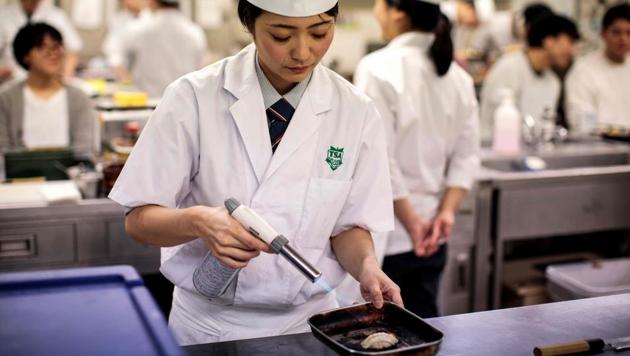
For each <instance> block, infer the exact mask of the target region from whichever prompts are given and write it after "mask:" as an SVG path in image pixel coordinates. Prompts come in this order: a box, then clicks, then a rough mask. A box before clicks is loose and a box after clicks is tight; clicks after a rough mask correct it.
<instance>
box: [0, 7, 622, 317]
mask: <svg viewBox="0 0 630 356" xmlns="http://www.w3.org/2000/svg"><path fill="white" fill-rule="evenodd" d="M235 4H236V2H235V1H232V0H181V1H157V0H151V1H147V0H121V1H117V0H82V1H73V0H57V1H50V0H42V1H35V0H23V1H8V0H0V6H1V8H0V51H1V55H2V56H1V57H0V83H1V84H0V85H1V87H2V89H1V90H2V92H1V94H0V125H1V126H2V127H0V150H2V157H0V167H1V169H0V177H1V178H2V181H3V183H2V184H1V185H0V272H9V271H22V270H42V269H57V268H67V267H77V266H97V265H111V264H130V265H132V266H134V267H135V268H136V269H137V270H138V271H140V273H142V275H143V278H144V279H145V282H146V284H147V286H148V287H149V288H150V289H151V291H152V293H153V296H154V298H155V299H156V300H157V301H158V302H159V303H160V306H161V307H162V309H163V310H164V311H165V313H167V311H168V309H169V308H170V298H171V290H172V286H171V285H170V284H169V283H168V281H166V280H165V279H164V278H163V277H162V276H161V275H160V274H159V271H158V268H159V249H157V248H152V247H148V246H143V245H141V244H139V243H138V242H136V241H134V240H132V239H131V238H128V237H126V236H125V229H124V215H123V210H122V208H121V207H120V206H118V205H117V204H116V203H114V202H112V201H110V200H108V199H107V198H106V196H107V194H108V192H109V190H110V189H111V188H112V186H113V183H114V182H115V180H116V177H117V175H118V173H120V171H121V169H122V167H123V165H124V163H125V159H126V158H127V156H128V155H129V153H130V152H131V150H132V148H133V144H134V142H135V141H136V139H137V138H138V136H139V135H140V134H141V132H142V128H143V126H144V124H145V123H146V121H147V120H148V119H149V117H150V114H151V112H152V111H153V109H154V108H155V107H156V106H157V105H158V104H159V101H160V96H161V93H162V91H163V90H164V88H165V87H166V86H167V85H168V84H169V83H170V82H172V81H173V80H175V79H176V78H178V77H180V76H181V75H183V74H185V73H188V72H191V71H194V70H197V69H200V68H202V67H203V66H205V65H207V64H210V63H213V62H215V61H217V60H219V59H221V58H224V57H226V56H229V55H232V54H235V53H237V52H238V51H239V50H240V49H242V48H243V47H244V46H246V45H247V44H248V43H249V42H250V37H249V35H248V34H247V32H246V31H245V30H244V29H243V28H242V26H241V25H240V23H239V22H238V17H237V16H236V5H235ZM618 4H625V7H623V6H621V7H620V10H619V11H618V13H619V14H617V15H615V16H616V17H615V16H613V17H612V20H611V21H609V22H606V21H605V20H604V14H605V13H606V12H607V10H608V9H609V8H610V7H612V6H614V5H618ZM372 6H373V2H372V1H370V0H342V1H340V14H341V16H340V18H339V23H338V26H337V29H336V34H335V39H334V42H333V45H332V47H331V49H330V51H329V52H328V54H327V55H326V57H325V59H324V64H325V65H327V66H329V67H330V68H332V69H334V70H335V71H337V72H338V73H340V74H341V75H342V76H344V77H346V78H347V79H348V80H352V79H353V78H352V77H353V73H354V71H355V69H356V66H357V64H358V63H359V61H360V59H361V58H362V57H363V56H365V55H366V54H367V53H370V52H372V51H374V50H377V49H379V48H381V47H383V46H384V45H385V43H383V41H382V40H381V33H380V28H379V25H378V23H377V21H376V19H375V17H374V15H373V13H372ZM441 9H442V12H443V13H444V14H445V15H446V16H447V17H448V18H449V20H450V21H451V22H452V25H453V32H452V37H453V41H454V45H455V58H456V61H457V63H458V64H459V65H460V66H461V67H462V68H464V69H465V70H466V71H467V72H468V73H469V74H470V75H471V76H472V78H473V79H474V83H475V89H476V95H477V98H478V99H479V100H480V103H479V107H480V121H481V122H480V126H481V143H482V150H481V162H482V163H481V169H479V170H477V171H475V172H470V174H473V175H474V177H475V181H476V183H475V185H474V188H473V189H472V190H471V191H470V193H469V194H468V195H467V197H466V199H465V200H464V201H463V203H462V204H461V206H460V207H459V210H458V212H457V215H456V220H455V221H456V222H455V225H454V230H453V233H452V238H451V240H450V242H449V253H448V257H447V261H446V266H445V269H444V271H443V273H442V279H441V283H440V288H439V293H438V306H439V313H440V314H441V315H449V314H458V313H467V312H472V311H480V310H489V309H497V308H504V307H512V306H522V305H530V304H538V303H546V302H550V301H559V300H567V299H575V298H583V297H588V296H596V295H604V294H611V293H620V292H630V273H628V271H630V257H628V256H629V255H630V233H629V231H630V213H629V212H630V62H629V61H628V51H629V50H630V19H629V18H628V3H627V2H623V1H622V2H619V1H612V0H575V1H566V0H547V1H540V2H533V1H527V0H495V1H493V0H476V1H467V0H451V1H445V2H443V3H441ZM526 10H527V11H526ZM545 16H546V17H547V18H549V16H555V17H554V18H553V21H551V22H550V23H548V24H546V25H544V26H542V27H541V26H540V23H537V21H538V20H540V17H545ZM565 20H566V21H565ZM27 23H33V24H35V23H45V24H47V25H49V26H48V27H45V26H39V25H29V26H28V28H26V29H25V30H26V31H23V32H20V33H21V36H20V35H19V34H18V33H19V31H20V29H23V26H25V25H26V24H27ZM537 24H538V27H537V26H536V25H537ZM572 24H575V26H574V27H572V26H571V25H572ZM49 27H52V29H50V28H49ZM550 28H553V29H556V30H557V31H556V32H554V33H552V34H551V35H549V34H548V33H547V32H546V31H548V30H549V29H550ZM23 30H24V29H23ZM29 31H30V32H29ZM529 35H531V36H529ZM16 36H17V37H16ZM37 36H39V37H37ZM528 36H529V37H528ZM536 36H538V38H536ZM558 36H560V37H562V36H564V37H562V39H559V37H558ZM20 38H21V41H20V42H19V43H18V44H17V45H15V44H14V41H15V40H16V39H20ZM36 38H40V39H43V41H40V42H39V43H37V40H35V39H36ZM549 38H553V41H552V42H549V41H547V40H548V39H549ZM61 39H63V40H61ZM14 47H16V48H19V49H20V51H21V52H19V53H21V57H22V58H15V56H14V52H16V53H17V52H18V51H17V50H14ZM40 52H41V53H40ZM56 59H57V61H56V62H55V60H56ZM61 59H65V61H62V60H61ZM527 63H529V66H531V68H530V67H529V66H528V64H527ZM60 66H63V68H61V67H60ZM55 73H63V77H64V81H63V84H61V85H60V84H59V83H58V82H54V81H53V80H52V79H51V78H52V77H54V76H55V75H56V74H55ZM25 80H26V82H25ZM25 83H26V84H25ZM25 85H26V88H25ZM65 103H67V105H66V104H65ZM44 118H45V119H47V120H45V121H47V122H48V124H46V125H40V124H37V122H38V121H37V120H38V119H40V120H43V119H44ZM567 263H569V264H567ZM166 315H168V314H166Z"/></svg>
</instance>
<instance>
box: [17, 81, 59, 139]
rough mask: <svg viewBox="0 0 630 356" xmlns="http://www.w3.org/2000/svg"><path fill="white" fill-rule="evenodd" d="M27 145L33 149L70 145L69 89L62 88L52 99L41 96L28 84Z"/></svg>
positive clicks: (26, 104) (25, 116)
mask: <svg viewBox="0 0 630 356" xmlns="http://www.w3.org/2000/svg"><path fill="white" fill-rule="evenodd" d="M23 90H24V121H23V123H22V127H23V128H22V130H23V136H22V140H23V141H24V145H25V146H26V147H27V148H29V149H37V148H52V147H69V146H70V120H68V92H67V91H66V88H62V89H60V90H59V91H57V92H56V93H55V94H53V95H52V96H51V97H50V98H47V99H42V98H40V97H38V96H37V95H36V94H35V93H33V91H32V90H31V89H30V88H29V87H28V85H25V86H24V89H23Z"/></svg>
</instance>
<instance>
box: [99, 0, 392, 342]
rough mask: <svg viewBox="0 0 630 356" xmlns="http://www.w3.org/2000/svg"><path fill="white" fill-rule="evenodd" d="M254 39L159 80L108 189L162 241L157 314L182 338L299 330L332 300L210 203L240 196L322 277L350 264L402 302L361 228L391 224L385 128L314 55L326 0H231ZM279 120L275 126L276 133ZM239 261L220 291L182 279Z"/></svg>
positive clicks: (364, 281)
mask: <svg viewBox="0 0 630 356" xmlns="http://www.w3.org/2000/svg"><path fill="white" fill-rule="evenodd" d="M238 12H239V17H240V19H241V21H242V22H243V24H244V25H245V26H246V27H247V28H248V30H249V31H250V32H251V34H252V36H253V38H254V44H252V45H250V46H248V47H246V48H245V49H243V50H242V51H241V52H240V53H238V54H237V55H235V56H234V57H230V58H226V59H224V60H222V61H220V62H218V63H216V64H213V65H211V66H208V67H206V68H205V69H203V70H200V71H197V72H194V73H191V74H188V75H186V76H184V77H182V78H180V79H178V80H177V81H175V82H174V83H173V84H171V85H170V86H169V87H168V89H167V90H166V92H165V95H164V97H163V98H162V101H161V103H160V105H159V107H158V108H157V109H156V111H155V113H154V114H153V116H152V117H151V119H150V120H149V122H148V124H147V126H146V127H145V129H144V131H143V133H142V135H141V137H140V139H139V140H138V143H137V145H136V146H135V148H134V150H133V153H132V154H131V156H130V157H129V160H128V161H127V163H126V165H125V168H124V170H123V172H122V173H121V175H120V177H119V179H118V181H117V182H116V185H115V187H114V189H113V190H112V192H111V194H110V197H111V199H113V200H115V201H116V202H118V203H120V204H121V205H123V206H125V207H127V208H128V209H129V210H130V212H129V213H128V215H127V218H126V229H127V232H128V233H129V235H131V236H132V237H133V238H135V239H137V240H139V241H141V242H144V243H148V244H151V245H156V246H161V247H164V248H163V249H162V258H161V260H162V264H161V272H162V273H163V274H164V275H165V276H166V277H167V278H168V279H169V280H170V281H171V282H173V283H174V284H175V291H174V295H173V308H172V311H171V314H170V317H169V323H170V326H171V329H172V331H173V332H174V334H175V336H176V338H177V339H178V341H179V342H180V343H181V344H193V343H203V342H214V341H223V340H232V339H242V338H253V337H261V336H269V335H278V334H287V333H296V332H303V331H306V330H307V326H306V319H307V318H308V316H310V315H311V314H314V313H317V312H319V311H321V310H324V309H329V308H333V307H336V301H335V296H334V293H326V291H324V290H322V289H321V288H319V287H318V286H317V285H315V284H312V283H311V282H310V281H308V280H306V279H305V278H304V277H303V276H302V275H301V274H300V272H299V271H297V269H295V268H294V267H293V266H292V265H290V264H289V263H288V262H287V261H285V260H284V259H282V258H280V257H279V256H277V255H274V254H269V253H262V254H260V251H264V252H268V251H269V248H268V247H267V246H266V245H265V244H264V243H263V242H261V241H260V240H257V239H256V238H254V237H253V236H252V235H250V234H249V233H248V232H246V231H245V230H244V229H243V228H242V227H241V226H240V225H239V223H238V222H236V220H233V219H232V218H231V217H230V216H229V215H228V213H227V211H226V210H225V209H224V208H223V207H222V206H223V202H224V200H225V199H227V198H228V197H234V198H236V199H237V200H239V201H241V202H242V203H243V204H246V205H248V206H250V207H251V208H252V209H254V210H255V211H256V212H258V213H259V214H260V215H261V216H262V217H263V218H265V219H266V220H267V222H269V223H270V224H271V226H273V227H274V228H275V229H276V230H278V232H280V233H281V234H283V235H284V236H287V237H288V238H289V239H290V240H291V245H293V246H294V247H295V248H296V249H297V250H298V252H299V253H301V254H302V255H303V256H304V257H305V258H306V259H307V260H308V261H310V262H311V263H313V264H314V265H315V266H316V267H317V268H318V269H320V270H321V272H322V273H323V278H326V280H327V281H329V282H330V284H331V285H332V286H333V287H334V286H336V285H337V284H338V283H339V282H340V281H341V280H342V279H343V277H344V276H345V272H346V271H347V272H349V273H350V274H351V275H352V276H354V278H356V279H357V280H358V281H359V282H360V285H361V289H362V293H363V295H364V297H365V298H366V299H368V300H371V301H372V302H373V303H374V304H375V305H376V306H377V307H380V306H381V305H382V304H383V300H391V301H394V302H396V303H398V304H402V301H401V299H400V293H399V289H398V287H397V286H396V285H395V284H394V283H393V282H392V281H391V280H390V279H389V278H388V277H387V276H386V275H385V274H384V273H383V272H382V271H381V270H380V268H379V266H378V263H377V262H376V259H375V257H374V252H373V247H372V239H371V236H370V233H371V232H379V231H388V230H391V229H392V228H393V214H392V203H391V198H392V197H391V188H390V176H389V170H388V157H387V150H386V138H385V133H384V129H383V125H382V121H381V120H380V119H379V117H378V114H377V111H376V108H375V107H374V105H373V104H372V103H371V102H370V101H369V99H368V98H367V97H365V96H363V95H362V94H359V92H358V91H357V90H356V89H355V88H354V87H353V86H352V85H350V84H349V83H347V82H346V81H345V80H343V79H342V78H341V77H339V76H338V75H336V74H335V73H333V72H332V71H330V70H328V69H326V68H324V67H323V66H321V65H319V61H320V59H321V58H322V56H323V55H324V54H325V53H326V51H327V49H328V47H329V46H330V43H331V41H332V38H333V33H334V30H335V20H336V15H337V0H318V1H314V0H275V1H268V0H240V1H239V4H238ZM284 129H286V132H284ZM208 250H210V251H211V252H212V254H213V255H214V256H215V257H216V258H217V259H218V260H220V261H221V262H223V263H224V264H226V265H228V266H230V267H234V268H241V270H240V273H239V275H238V278H237V280H236V287H235V292H234V295H233V297H232V298H230V299H229V300H221V301H220V302H219V301H209V300H207V299H206V298H204V297H202V295H201V294H198V293H197V292H196V290H195V288H194V286H193V283H192V276H193V271H194V270H195V268H196V267H197V266H198V265H199V264H200V262H201V261H202V259H203V258H204V256H205V255H206V253H207V252H208Z"/></svg>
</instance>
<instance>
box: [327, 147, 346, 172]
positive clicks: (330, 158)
mask: <svg viewBox="0 0 630 356" xmlns="http://www.w3.org/2000/svg"><path fill="white" fill-rule="evenodd" d="M326 163H328V165H329V166H330V169H332V170H333V171H334V170H336V169H337V168H339V166H341V165H342V164H343V147H334V146H330V148H329V149H328V154H327V155H326Z"/></svg>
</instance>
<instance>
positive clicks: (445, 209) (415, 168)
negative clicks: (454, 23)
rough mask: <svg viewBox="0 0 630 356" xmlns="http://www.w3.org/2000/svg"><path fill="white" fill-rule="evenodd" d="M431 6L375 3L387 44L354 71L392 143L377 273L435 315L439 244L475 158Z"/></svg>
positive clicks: (463, 104)
mask: <svg viewBox="0 0 630 356" xmlns="http://www.w3.org/2000/svg"><path fill="white" fill-rule="evenodd" d="M437 2H438V1H436V0H427V1H421V0H376V4H375V5H374V13H375V15H376V17H377V19H378V21H379V23H380V25H381V29H382V32H383V37H384V38H385V40H388V41H390V42H389V44H388V45H387V47H385V48H383V49H381V50H379V51H377V52H374V53H372V54H370V55H368V56H367V57H365V58H364V59H363V60H361V62H360V63H359V66H358V67H357V71H356V73H355V83H356V84H357V86H358V87H359V88H361V89H363V90H365V92H366V93H367V94H368V96H370V97H372V98H373V99H374V101H375V103H376V105H377V107H378V109H379V112H380V114H381V117H382V118H383V120H384V121H385V126H386V129H387V131H388V136H389V137H388V139H389V142H390V144H391V146H390V150H389V151H390V156H391V160H392V162H391V163H392V166H391V167H392V188H393V193H394V199H395V200H394V211H395V214H396V218H397V224H396V228H395V230H394V232H393V233H391V234H390V236H389V241H388V246H387V249H386V253H385V259H384V262H383V270H384V271H385V272H386V273H387V275H388V276H390V277H391V278H392V279H393V280H394V282H396V283H397V284H398V285H399V286H400V288H401V291H402V296H403V300H404V301H405V305H406V307H407V308H408V309H409V310H411V311H413V312H414V313H416V314H418V315H420V316H422V317H431V316H436V315H437V306H436V295H437V289H438V282H439V277H440V274H441V271H442V269H443V268H444V265H445V263H446V245H445V244H441V243H442V242H445V241H447V240H448V238H449V237H450V234H451V230H452V228H453V224H454V222H455V212H456V211H457V208H458V206H459V204H460V202H461V200H462V198H463V197H464V195H465V192H466V190H467V189H469V188H470V187H471V185H472V183H473V174H474V171H475V169H476V167H477V165H478V164H479V163H478V162H479V160H478V157H477V151H478V116H477V101H476V99H475V93H474V88H473V82H472V79H471V78H470V76H469V75H468V74H466V73H465V72H464V70H462V69H461V68H460V67H459V66H458V65H456V64H454V63H453V45H452V42H451V38H450V26H449V25H448V20H446V17H444V16H441V15H440V10H439V7H438V5H437ZM440 21H442V23H441V25H440ZM434 32H435V34H434Z"/></svg>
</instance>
